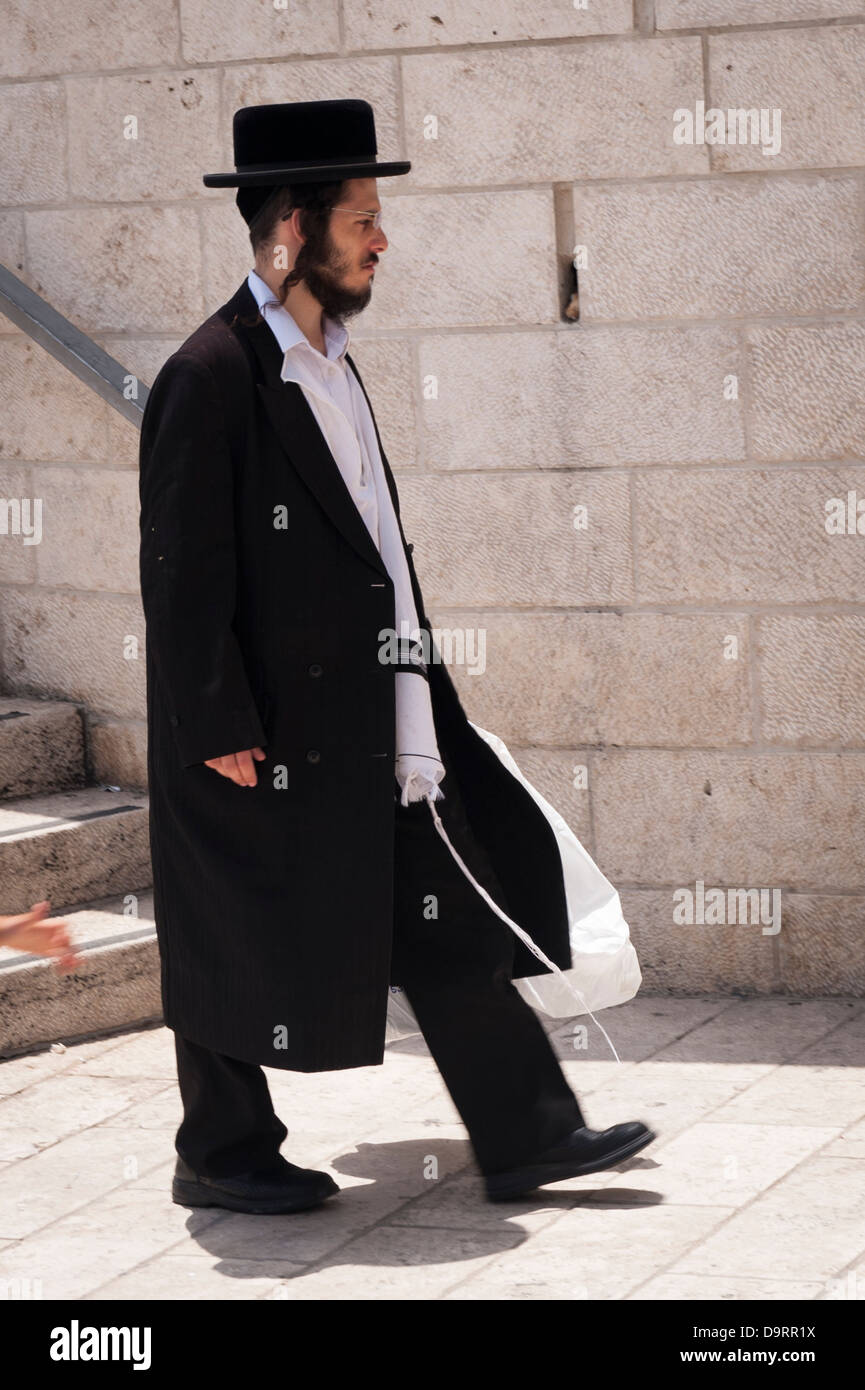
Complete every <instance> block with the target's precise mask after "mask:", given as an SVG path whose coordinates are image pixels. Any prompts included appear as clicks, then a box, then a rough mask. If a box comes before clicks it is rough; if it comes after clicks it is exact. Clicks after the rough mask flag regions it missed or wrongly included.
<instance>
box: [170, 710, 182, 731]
mask: <svg viewBox="0 0 865 1390" xmlns="http://www.w3.org/2000/svg"><path fill="white" fill-rule="evenodd" d="M171 723H172V724H173V725H174V727H175V729H176V728H177V726H178V724H179V723H180V720H179V719H178V718H177V715H176V714H172V715H171Z"/></svg>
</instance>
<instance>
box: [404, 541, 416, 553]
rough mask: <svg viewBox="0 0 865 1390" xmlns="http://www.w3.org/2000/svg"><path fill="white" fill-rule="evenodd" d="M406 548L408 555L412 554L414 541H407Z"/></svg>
mask: <svg viewBox="0 0 865 1390" xmlns="http://www.w3.org/2000/svg"><path fill="white" fill-rule="evenodd" d="M406 550H407V551H408V553H409V555H411V554H412V552H413V551H414V541H409V543H408V545H407V546H406Z"/></svg>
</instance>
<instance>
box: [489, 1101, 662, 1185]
mask: <svg viewBox="0 0 865 1390" xmlns="http://www.w3.org/2000/svg"><path fill="white" fill-rule="evenodd" d="M656 1138H657V1135H656V1134H655V1133H654V1132H653V1131H652V1130H651V1129H649V1128H647V1126H646V1125H644V1124H641V1123H640V1122H639V1120H631V1121H629V1122H628V1123H627V1124H624V1125H612V1126H611V1128H610V1129H602V1130H596V1129H588V1128H586V1127H584V1128H582V1129H575V1130H573V1131H572V1132H571V1133H570V1134H568V1135H566V1136H565V1138H564V1139H560V1140H559V1142H558V1144H555V1145H553V1147H552V1148H551V1149H546V1150H545V1151H544V1152H543V1153H541V1154H538V1155H537V1156H536V1157H534V1158H530V1159H527V1160H526V1162H525V1163H523V1164H521V1165H520V1167H519V1168H509V1169H508V1170H507V1171H505V1172H501V1173H486V1174H485V1175H484V1180H485V1182H486V1189H487V1197H488V1198H489V1200H490V1201H491V1202H502V1201H504V1200H505V1199H506V1198H508V1197H515V1196H516V1195H517V1194H518V1193H520V1192H530V1191H531V1190H532V1188H534V1187H542V1186H543V1185H544V1183H548V1182H561V1181H562V1179H563V1178H576V1177H579V1175H580V1174H581V1173H597V1172H600V1170H601V1169H602V1168H615V1167H616V1165H617V1164H619V1163H622V1162H623V1161H624V1160H625V1159H626V1158H630V1157H631V1155H632V1154H635V1153H637V1152H638V1151H639V1150H640V1149H644V1148H645V1147H646V1145H647V1144H651V1142H652V1140H653V1139H656Z"/></svg>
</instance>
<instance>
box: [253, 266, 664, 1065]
mask: <svg viewBox="0 0 865 1390" xmlns="http://www.w3.org/2000/svg"><path fill="white" fill-rule="evenodd" d="M248 284H249V288H250V290H251V291H252V293H253V295H254V296H255V299H256V302H257V304H258V306H259V309H260V310H261V313H262V315H263V317H264V319H265V321H266V322H267V323H268V324H269V325H270V327H271V328H272V330H273V333H274V335H275V337H276V340H277V342H278V344H279V346H280V348H281V349H282V351H283V354H284V360H283V366H282V371H281V376H282V380H283V381H294V382H296V383H297V384H298V385H299V386H300V387H301V389H302V390H303V392H304V394H305V396H306V399H307V401H308V402H309V405H310V408H311V409H312V411H313V414H314V415H315V418H316V420H317V422H318V425H319V427H320V429H321V431H322V433H323V435H324V437H325V439H326V441H327V444H328V447H329V448H330V451H331V453H332V454H333V457H334V459H335V461H336V464H337V467H338V468H339V470H340V473H341V474H342V477H343V479H344V481H345V484H346V487H347V488H348V491H349V493H350V494H351V496H352V498H353V500H354V502H355V505H356V506H357V509H358V511H359V512H360V514H361V516H362V517H363V520H364V522H365V524H366V527H367V529H368V531H369V533H370V535H371V537H372V539H373V541H374V543H375V545H376V548H377V549H378V550H379V552H380V554H381V557H382V559H383V561H384V563H385V567H386V568H387V571H388V574H389V575H390V577H391V579H392V580H393V585H394V600H395V605H394V606H395V618H396V636H397V638H398V639H399V647H400V659H401V660H410V661H412V663H413V664H415V663H416V662H417V661H418V659H419V653H418V651H417V650H416V647H415V644H418V641H419V638H420V636H421V634H420V628H419V625H418V615H417V610H416V607H415V603H414V596H413V593H412V588H411V579H410V576H409V570H408V561H407V560H406V556H405V551H404V550H403V545H402V538H401V536H400V533H399V525H398V523H397V519H396V513H395V511H394V507H393V500H392V498H391V495H390V490H389V488H388V486H387V479H386V478H385V474H384V465H383V464H382V461H381V454H380V451H379V448H378V440H377V439H376V434H375V425H374V423H373V420H372V416H371V413H370V410H369V406H368V405H367V402H366V398H365V396H364V394H363V391H362V390H361V387H360V385H359V383H358V381H357V378H356V377H355V375H354V372H353V371H352V370H351V368H350V366H349V365H348V363H347V362H346V361H345V353H346V351H347V349H348V344H349V341H350V335H349V332H348V329H347V328H346V327H345V325H344V324H341V323H337V322H336V321H335V320H334V319H331V318H330V317H329V316H328V315H326V314H323V315H322V327H323V332H324V339H325V347H326V356H325V355H323V354H322V353H320V352H319V351H318V349H317V348H314V347H313V346H312V344H311V343H310V342H309V340H308V339H307V338H306V336H305V334H304V333H303V332H302V331H301V329H300V328H299V327H298V325H297V323H296V322H295V320H294V318H293V317H292V315H291V314H290V313H289V311H288V310H287V309H285V308H284V307H283V306H282V305H280V304H279V302H278V301H277V299H276V296H275V295H274V294H273V292H272V291H271V289H270V287H269V286H268V285H267V284H266V283H265V281H264V280H262V279H261V277H260V276H259V275H258V274H257V273H256V272H255V271H254V270H252V271H250V273H249V279H248ZM394 679H395V682H396V776H397V781H398V783H399V785H400V787H401V789H402V791H401V801H402V804H403V806H406V805H408V803H409V802H410V801H419V800H426V802H427V804H428V805H429V808H430V812H431V814H432V817H433V822H434V824H435V828H436V830H437V832H438V834H439V835H440V836H441V838H442V839H443V840H444V842H445V844H446V845H447V847H448V849H449V850H450V853H451V855H452V856H453V858H454V859H455V860H456V862H457V864H458V865H459V867H460V869H461V870H462V872H463V873H464V874H465V876H466V878H468V879H469V881H470V882H471V883H472V884H473V885H474V887H475V888H476V889H477V891H478V893H479V894H480V896H481V897H482V898H483V899H484V901H485V902H486V903H487V904H488V905H489V907H490V908H491V909H492V910H493V911H494V912H495V913H496V915H497V916H498V917H500V918H501V920H502V921H503V922H506V923H507V925H508V926H509V927H510V929H511V931H513V932H514V933H515V935H516V936H517V937H518V938H519V939H520V941H522V942H523V943H524V944H525V945H526V946H527V947H528V949H529V950H530V951H531V952H532V953H533V954H534V955H535V956H536V957H537V958H538V959H539V960H541V961H543V963H544V964H545V965H546V966H547V967H548V968H549V969H550V970H552V971H553V975H552V976H549V975H545V976H540V977H530V981H529V980H526V981H517V982H516V985H517V988H518V989H519V990H520V992H521V993H522V994H523V996H524V997H525V998H526V999H527V1000H528V1002H529V1003H530V1004H531V1005H532V1006H533V1007H534V1008H537V1009H540V1010H541V1011H542V1012H545V1013H549V1014H552V1015H553V1016H554V1017H561V1016H563V1015H565V1014H569V1016H574V1015H578V1014H581V1013H588V1014H589V1015H590V1017H591V1018H592V1019H593V1020H594V1022H595V1023H597V1022H598V1021H597V1019H595V1016H594V1014H593V1013H592V1010H591V1005H590V1004H589V1002H588V1000H587V998H586V994H585V993H583V991H582V990H581V989H580V988H579V987H578V986H577V983H576V979H577V978H579V979H580V982H581V983H582V984H583V985H584V986H585V988H586V990H587V991H588V993H589V998H590V999H591V1000H592V1002H593V1003H594V1005H595V1008H598V1009H602V1008H606V1007H608V1006H609V1005H611V1004H619V1003H623V1002H624V1001H625V1000H626V999H631V998H633V996H634V995H635V994H636V992H637V990H638V988H639V985H640V980H641V975H640V969H639V965H638V963H637V957H636V953H635V951H634V948H633V945H632V944H631V941H630V939H629V933H628V927H627V923H626V922H625V920H624V918H623V917H622V915H621V906H620V903H619V897H618V894H617V893H616V891H615V889H614V888H613V886H612V884H611V883H609V882H608V880H607V879H606V878H605V877H604V876H603V874H602V873H601V871H600V870H599V869H598V867H597V865H596V864H594V862H593V861H592V859H591V858H590V856H589V855H588V854H587V852H586V851H585V850H584V849H583V847H582V845H580V844H579V842H578V841H577V839H576V836H574V834H573V832H572V831H570V829H569V828H568V827H567V826H566V825H565V822H564V821H563V820H562V818H561V816H559V814H558V812H557V811H556V810H555V808H554V807H552V806H550V805H549V803H548V802H546V801H544V799H543V798H542V797H541V795H540V793H539V792H538V791H537V790H536V789H535V788H534V787H532V786H531V784H530V783H529V782H528V780H527V779H526V778H525V777H524V776H523V774H522V773H521V772H520V770H519V768H518V767H517V765H516V763H515V762H514V760H513V759H512V758H511V756H510V754H509V753H508V751H507V749H506V748H505V746H504V744H503V743H502V742H501V740H500V739H497V738H496V736H495V735H494V734H489V733H487V732H486V730H483V729H480V728H479V727H478V726H477V725H474V726H473V727H474V728H476V729H477V732H478V733H479V734H480V735H481V736H482V737H483V738H484V739H485V740H486V741H487V742H488V743H489V744H490V745H491V746H492V747H493V749H494V751H495V752H496V754H497V756H498V757H499V759H500V760H501V761H502V762H503V763H504V765H505V766H506V767H508V768H509V770H510V771H511V772H512V773H513V775H514V776H515V777H517V779H518V780H519V781H521V782H522V783H523V785H524V786H525V787H526V788H527V789H528V790H529V791H530V792H531V794H532V796H533V797H534V799H535V801H536V802H537V803H538V805H539V807H540V809H541V811H542V812H543V814H544V815H546V817H547V819H548V820H549V821H550V823H551V825H553V828H554V829H555V831H556V833H557V836H558V845H559V852H560V856H561V862H562V872H563V879H564V883H565V890H566V898H567V902H568V916H569V927H570V941H571V950H572V955H575V956H577V957H579V965H578V966H576V967H572V968H571V969H570V970H568V971H563V970H561V969H560V968H559V966H558V965H556V964H555V963H554V962H553V961H551V960H550V959H549V957H548V956H546V955H545V954H544V952H543V951H542V950H541V948H540V947H539V946H538V945H537V944H536V943H535V942H534V941H533V940H532V938H531V937H530V936H529V934H528V932H526V931H524V930H523V928H522V927H521V926H519V924H518V923H516V922H514V921H513V920H512V919H511V918H510V917H508V916H507V914H506V913H505V912H503V911H502V909H501V908H500V907H499V906H498V904H497V903H495V902H493V900H492V898H491V897H490V895H489V894H488V893H487V891H486V889H485V888H484V887H483V886H482V885H481V884H480V883H478V881H477V879H476V878H475V877H474V876H473V875H472V873H471V872H470V870H469V868H468V866H467V865H466V864H465V862H464V861H463V859H462V858H461V857H460V855H459V854H458V852H457V850H456V849H455V848H454V846H453V845H452V844H451V841H450V839H449V837H448V835H447V832H446V830H445V828H444V826H443V824H442V822H441V818H440V817H439V815H438V812H437V811H436V809H435V806H434V802H435V801H437V800H440V799H442V798H443V797H445V796H446V790H445V791H442V788H441V787H440V786H439V783H440V782H441V781H442V778H443V777H444V775H445V768H444V764H443V763H442V761H441V756H440V754H439V748H438V743H437V741H436V732H435V723H434V720H433V712H432V701H431V699H430V688H429V682H428V680H427V679H426V676H425V675H424V674H421V673H417V674H415V673H414V672H411V671H397V672H396V674H395V677H394ZM577 878H578V881H579V899H576V898H575V884H576V883H577ZM394 992H401V991H399V990H398V988H397V987H395V986H393V987H392V997H391V1000H390V1001H389V1009H388V1039H387V1040H388V1041H393V1040H395V1039H396V1038H398V1037H401V1036H406V1034H407V1033H413V1032H417V1031H418V1029H417V1026H416V1020H415V1018H414V1014H413V1011H412V1010H411V1008H410V1006H408V1007H407V1005H406V1002H405V1001H397V1000H396V999H395V997H394ZM564 1001H567V1002H564ZM575 1006H576V1007H575ZM598 1027H599V1028H600V1029H601V1032H602V1033H603V1034H604V1037H605V1038H607V1041H608V1042H609V1043H610V1047H611V1048H612V1051H613V1055H614V1056H615V1057H616V1060H617V1061H618V1060H619V1057H618V1054H617V1053H616V1049H615V1047H613V1044H612V1042H611V1041H610V1039H609V1037H608V1035H607V1033H606V1032H605V1031H604V1029H603V1028H602V1027H601V1025H600V1024H599V1023H598Z"/></svg>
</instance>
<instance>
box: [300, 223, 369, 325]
mask: <svg viewBox="0 0 865 1390" xmlns="http://www.w3.org/2000/svg"><path fill="white" fill-rule="evenodd" d="M307 245H308V243H307ZM310 249H311V248H310ZM316 250H317V248H316ZM370 259H373V257H370ZM350 269H351V266H350V265H349V257H348V255H345V256H340V254H339V252H338V251H337V249H336V247H335V246H334V245H333V242H332V241H331V239H330V236H329V234H328V233H326V234H325V238H324V241H323V244H322V248H321V252H320V254H315V258H314V259H313V260H312V263H311V264H310V265H309V266H308V267H304V270H303V279H304V282H305V284H306V287H307V289H308V290H309V292H310V294H312V295H314V296H315V298H316V299H317V300H318V302H319V304H320V305H321V307H322V309H323V310H324V312H325V313H326V314H327V316H328V317H329V318H332V319H337V320H338V321H339V322H340V323H342V322H343V321H344V320H345V319H348V318H353V317H354V315H355V314H359V313H360V312H361V311H362V310H363V309H365V308H366V306H367V304H368V303H369V301H370V299H371V298H372V279H370V281H369V283H368V284H367V285H365V286H364V288H363V289H362V290H352V289H349V288H348V287H347V286H346V285H344V284H343V283H342V276H343V275H344V274H346V272H347V271H349V270H350Z"/></svg>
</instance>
